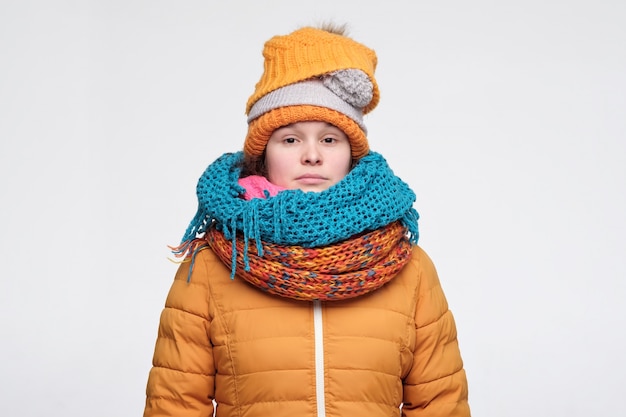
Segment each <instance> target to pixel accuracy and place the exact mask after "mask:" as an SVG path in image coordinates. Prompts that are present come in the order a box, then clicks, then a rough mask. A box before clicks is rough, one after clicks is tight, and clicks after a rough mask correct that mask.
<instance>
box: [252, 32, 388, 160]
mask: <svg viewBox="0 0 626 417" xmlns="http://www.w3.org/2000/svg"><path fill="white" fill-rule="evenodd" d="M263 57H264V59H265V62H264V71H263V75H262V76H261V79H260V80H259V82H258V83H257V84H256V87H255V91H254V93H253V94H252V96H250V98H249V99H248V103H247V105H246V114H247V116H248V133H247V135H246V140H245V142H244V148H243V151H244V153H245V154H247V155H251V156H260V155H262V154H263V151H264V150H265V146H266V145H267V142H268V140H269V138H270V136H271V135H272V133H273V132H274V131H275V130H276V129H278V128H280V127H282V126H286V125H289V124H292V123H296V122H301V121H323V122H327V123H330V124H332V125H334V126H336V127H338V128H340V129H341V130H342V131H343V132H344V133H345V134H346V136H348V139H349V140H350V145H351V149H352V157H353V158H355V159H359V158H361V157H363V156H365V155H366V154H367V153H368V151H369V145H368V142H367V129H366V127H365V124H364V123H363V115H364V114H367V113H368V112H370V111H371V110H373V109H374V108H375V107H376V105H377V104H378V100H379V97H380V93H379V91H378V85H377V84H376V79H375V78H374V72H375V70H376V64H377V58H376V53H375V52H374V51H373V50H371V49H369V48H368V47H366V46H365V45H363V44H360V43H358V42H356V41H354V40H353V39H351V38H349V37H347V36H344V35H342V34H338V33H334V32H332V31H327V30H324V29H316V28H312V27H304V28H301V29H298V30H296V31H295V32H292V33H290V34H289V35H284V36H275V37H273V38H271V39H270V40H268V41H267V42H266V43H265V45H264V48H263Z"/></svg>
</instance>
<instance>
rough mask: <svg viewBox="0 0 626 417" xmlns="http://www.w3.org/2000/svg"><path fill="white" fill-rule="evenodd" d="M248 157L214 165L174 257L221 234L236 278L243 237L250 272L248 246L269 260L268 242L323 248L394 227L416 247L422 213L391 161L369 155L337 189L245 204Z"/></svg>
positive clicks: (204, 177)
mask: <svg viewBox="0 0 626 417" xmlns="http://www.w3.org/2000/svg"><path fill="white" fill-rule="evenodd" d="M242 159H243V153H242V152H237V153H226V154H224V155H222V156H221V157H219V158H218V159H217V160H216V161H215V162H213V163H212V164H210V165H209V166H208V167H207V169H206V170H205V172H204V173H203V174H202V176H201V177H200V179H199V181H198V185H197V196H198V210H197V212H196V215H195V216H194V218H193V219H192V221H191V222H190V224H189V226H188V228H187V230H186V231H185V234H184V236H183V238H182V242H181V244H180V246H178V247H176V248H174V250H173V251H174V254H175V255H177V256H181V257H182V256H185V255H186V254H187V253H192V252H193V251H194V249H195V248H196V247H195V246H194V243H193V242H194V240H195V239H196V238H199V237H202V236H203V234H204V233H205V232H206V231H207V230H208V228H209V227H211V226H214V227H215V228H216V229H217V230H219V231H221V232H222V233H223V234H224V236H225V238H226V239H227V240H229V241H231V242H232V246H233V258H232V264H231V271H232V275H233V276H234V275H235V273H236V267H237V265H236V256H237V248H236V241H237V233H240V234H241V236H242V239H243V242H244V243H245V245H244V246H243V261H244V267H245V268H249V267H250V265H249V263H248V256H247V254H248V242H249V241H250V240H252V241H253V242H254V244H255V246H256V253H258V254H259V256H263V242H268V243H273V244H276V245H284V246H292V245H298V246H302V247H305V248H317V247H323V246H327V245H331V244H334V243H337V242H340V241H342V240H346V239H348V238H350V237H353V236H355V235H357V234H359V233H364V232H369V231H373V230H376V229H378V228H380V227H383V226H386V225H388V224H390V223H392V222H394V221H398V220H399V221H401V223H402V224H403V225H404V227H406V230H407V235H408V238H409V241H410V242H411V243H417V240H418V237H419V233H418V225H417V221H418V218H419V216H418V213H417V212H416V211H415V209H414V208H413V202H414V201H415V193H414V192H413V191H412V190H411V189H410V187H409V186H408V185H407V184H406V183H405V182H403V181H402V180H401V179H400V178H398V177H397V176H395V175H394V173H393V171H392V170H391V169H390V168H389V166H388V164H387V161H386V160H385V159H384V158H383V157H382V156H381V155H380V154H378V153H375V152H370V153H369V154H368V155H366V156H365V157H363V158H362V159H361V160H360V161H359V162H358V163H357V165H356V166H355V167H354V168H353V169H352V170H351V171H350V172H349V173H348V174H347V175H346V177H344V178H343V179H342V180H341V181H339V182H338V183H337V184H335V185H333V186H332V187H330V188H328V189H327V190H324V191H321V192H306V193H305V192H303V191H302V190H284V191H281V192H280V193H278V194H277V195H276V196H274V197H270V198H267V199H259V198H255V199H252V200H245V199H243V198H242V197H241V196H242V194H243V193H244V192H245V190H244V188H243V187H241V186H240V185H239V184H238V179H239V176H240V168H239V166H240V163H241V161H242Z"/></svg>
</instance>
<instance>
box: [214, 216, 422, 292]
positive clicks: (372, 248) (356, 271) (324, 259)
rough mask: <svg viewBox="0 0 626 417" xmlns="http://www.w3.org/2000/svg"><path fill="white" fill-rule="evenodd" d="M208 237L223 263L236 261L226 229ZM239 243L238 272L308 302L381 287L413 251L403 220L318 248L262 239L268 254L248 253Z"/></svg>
mask: <svg viewBox="0 0 626 417" xmlns="http://www.w3.org/2000/svg"><path fill="white" fill-rule="evenodd" d="M204 239H205V242H206V243H208V246H209V247H210V248H211V249H212V250H213V251H214V252H215V253H216V254H217V256H218V257H219V258H220V259H221V261H222V262H223V263H224V264H226V265H231V263H233V256H232V251H233V242H232V241H231V240H229V239H226V238H225V237H224V234H223V233H222V232H220V231H219V230H217V229H216V228H214V227H212V228H209V230H207V232H206V235H205V236H204ZM235 245H236V260H234V263H236V265H237V276H239V277H241V278H243V279H245V280H246V281H248V282H249V283H251V284H253V285H255V286H257V287H259V288H261V289H262V290H264V291H267V292H268V293H271V294H276V295H279V296H282V297H287V298H292V299H296V300H309V301H311V300H321V301H330V300H345V299H349V298H353V297H357V296H359V295H363V294H366V293H368V292H370V291H373V290H375V289H377V288H380V287H382V286H383V285H384V284H385V283H387V282H389V281H390V280H391V279H393V277H395V276H396V274H397V273H398V272H399V271H400V270H401V269H402V268H403V267H404V265H405V264H406V263H407V262H408V261H409V259H410V257H411V250H412V244H411V243H410V241H409V238H408V237H407V229H406V227H405V226H403V224H402V223H401V222H400V221H396V222H393V223H390V224H388V225H387V226H384V227H381V228H380V229H377V230H374V231H372V232H367V233H362V234H359V235H356V236H354V237H352V238H350V239H347V240H344V241H342V242H339V243H336V244H332V245H328V246H323V247H317V248H305V247H302V246H280V245H276V244H272V243H266V242H262V245H263V246H262V248H263V256H258V254H257V253H256V251H255V250H251V251H249V252H248V248H247V247H246V246H247V245H246V242H244V240H243V239H242V238H241V237H240V236H238V237H237V239H236V242H235ZM245 254H247V256H248V258H249V260H248V265H247V266H246V264H245V262H244V256H246V255H245ZM232 266H234V265H232Z"/></svg>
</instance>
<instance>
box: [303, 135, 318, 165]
mask: <svg viewBox="0 0 626 417" xmlns="http://www.w3.org/2000/svg"><path fill="white" fill-rule="evenodd" d="M302 163H303V164H304V165H319V164H321V163H322V154H321V152H320V151H319V149H318V148H317V143H315V141H309V142H307V143H306V145H305V147H304V150H303V152H302Z"/></svg>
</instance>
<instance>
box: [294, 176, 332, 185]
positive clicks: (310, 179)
mask: <svg viewBox="0 0 626 417" xmlns="http://www.w3.org/2000/svg"><path fill="white" fill-rule="evenodd" d="M326 180H327V178H325V177H323V176H321V175H317V174H304V175H301V176H299V177H297V178H296V181H298V182H300V183H302V184H307V185H317V184H321V183H323V182H324V181H326Z"/></svg>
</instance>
